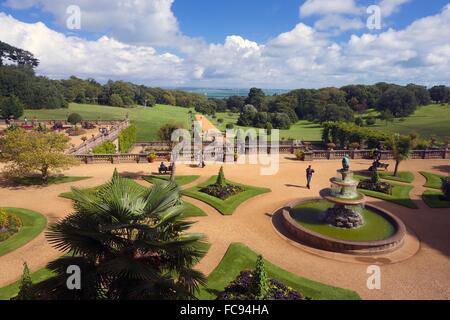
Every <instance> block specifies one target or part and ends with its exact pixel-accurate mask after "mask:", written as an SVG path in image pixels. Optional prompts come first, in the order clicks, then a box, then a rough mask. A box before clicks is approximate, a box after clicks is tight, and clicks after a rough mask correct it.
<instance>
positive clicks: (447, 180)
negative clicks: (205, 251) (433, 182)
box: [441, 177, 450, 201]
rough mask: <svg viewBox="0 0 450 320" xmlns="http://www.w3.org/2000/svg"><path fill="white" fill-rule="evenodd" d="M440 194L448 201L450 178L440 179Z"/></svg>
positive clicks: (449, 197)
mask: <svg viewBox="0 0 450 320" xmlns="http://www.w3.org/2000/svg"><path fill="white" fill-rule="evenodd" d="M441 189H442V192H443V193H444V197H445V198H446V199H447V200H449V201H450V177H446V178H444V179H442V187H441Z"/></svg>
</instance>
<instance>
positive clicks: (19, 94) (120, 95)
mask: <svg viewBox="0 0 450 320" xmlns="http://www.w3.org/2000/svg"><path fill="white" fill-rule="evenodd" d="M4 62H8V64H4ZM38 65H39V60H38V59H36V58H35V57H34V56H33V54H32V53H30V52H28V51H24V50H22V49H18V48H14V47H12V46H10V45H8V44H6V43H3V42H0V116H1V117H2V118H7V117H11V116H12V117H15V118H18V117H20V116H21V115H22V113H23V109H25V108H27V109H42V108H45V109H54V108H67V107H68V104H69V103H71V102H75V103H83V104H99V105H108V106H115V107H133V106H135V105H141V106H148V107H151V106H154V105H155V104H166V105H176V106H180V107H190V108H195V110H196V112H199V113H202V114H207V115H214V114H215V113H216V112H226V111H228V112H236V113H239V114H240V117H239V120H238V124H239V125H242V126H253V127H258V128H267V129H271V128H276V129H288V128H289V127H290V126H291V125H292V124H294V123H296V122H297V121H298V120H300V119H301V120H310V121H314V122H319V123H324V122H328V121H347V122H353V121H355V120H356V121H361V120H360V119H359V117H355V116H356V115H357V114H361V113H364V112H365V111H366V110H368V109H375V110H377V111H379V112H380V113H381V118H382V119H391V118H402V117H407V116H409V115H411V114H413V113H414V112H415V111H416V109H417V107H418V106H421V105H427V104H430V103H431V102H435V103H450V87H448V86H445V85H439V86H434V87H432V88H430V89H428V88H427V87H425V86H420V85H416V84H408V85H406V86H400V85H396V84H391V83H385V82H381V83H377V84H374V85H348V86H344V87H341V88H335V87H329V88H321V89H297V90H292V91H290V92H288V93H286V94H282V95H273V96H268V95H266V94H265V93H264V91H263V90H262V89H259V88H252V89H250V91H249V93H248V95H247V96H246V97H240V96H232V97H229V98H228V99H214V98H208V97H206V96H204V95H201V94H196V93H190V92H185V91H181V90H168V89H162V88H151V87H147V86H144V85H138V84H133V83H131V82H125V81H112V80H110V81H108V82H107V83H106V84H100V83H99V82H97V81H96V80H94V79H86V80H83V79H79V78H77V77H75V76H72V77H70V78H69V79H64V80H51V79H48V78H46V77H41V76H36V75H35V72H34V68H36V67H37V66H38ZM369 121H371V120H370V119H369Z"/></svg>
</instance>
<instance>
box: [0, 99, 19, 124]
mask: <svg viewBox="0 0 450 320" xmlns="http://www.w3.org/2000/svg"><path fill="white" fill-rule="evenodd" d="M24 108H25V107H24V105H23V103H22V101H20V99H19V98H17V97H15V96H12V97H8V98H5V99H1V100H0V117H1V118H3V119H8V118H10V117H13V118H15V119H18V118H20V117H21V116H22V115H23V109H24Z"/></svg>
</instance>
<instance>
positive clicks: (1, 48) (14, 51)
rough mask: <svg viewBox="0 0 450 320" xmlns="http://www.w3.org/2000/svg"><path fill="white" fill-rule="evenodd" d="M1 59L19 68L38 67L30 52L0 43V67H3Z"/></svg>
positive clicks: (36, 60)
mask: <svg viewBox="0 0 450 320" xmlns="http://www.w3.org/2000/svg"><path fill="white" fill-rule="evenodd" d="M3 59H5V60H8V61H10V62H13V63H16V64H17V66H20V67H24V66H28V67H30V68H35V67H37V66H38V65H39V60H38V59H36V58H35V57H34V55H33V54H32V53H31V52H29V51H26V50H23V49H19V48H16V47H13V46H11V45H9V44H7V43H5V42H3V41H0V66H1V65H3Z"/></svg>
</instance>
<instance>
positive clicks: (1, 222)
mask: <svg viewBox="0 0 450 320" xmlns="http://www.w3.org/2000/svg"><path fill="white" fill-rule="evenodd" d="M8 221H9V219H8V213H7V212H6V210H5V209H2V208H0V229H2V228H6V227H7V226H8Z"/></svg>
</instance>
